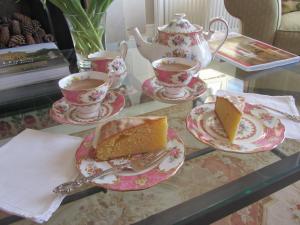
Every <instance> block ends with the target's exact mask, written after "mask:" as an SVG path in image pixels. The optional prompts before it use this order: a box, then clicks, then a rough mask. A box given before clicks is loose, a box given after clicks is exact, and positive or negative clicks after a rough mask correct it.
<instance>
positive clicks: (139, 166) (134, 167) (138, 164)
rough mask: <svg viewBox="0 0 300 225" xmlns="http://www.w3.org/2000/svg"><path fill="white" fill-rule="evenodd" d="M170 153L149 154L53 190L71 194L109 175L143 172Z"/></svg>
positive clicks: (79, 178) (157, 163)
mask: <svg viewBox="0 0 300 225" xmlns="http://www.w3.org/2000/svg"><path fill="white" fill-rule="evenodd" d="M168 153H169V151H160V152H158V153H149V154H147V155H146V156H145V157H143V158H142V159H140V158H139V159H131V160H130V161H126V162H124V163H122V164H119V165H115V166H113V167H112V168H110V169H107V170H104V171H99V172H97V173H95V174H93V175H91V176H88V177H82V176H80V177H78V178H76V179H75V180H74V181H69V182H66V183H63V184H60V185H59V186H57V187H56V188H54V189H53V192H54V193H61V194H69V193H70V192H72V191H74V190H76V189H78V188H79V187H81V186H83V185H85V184H90V183H91V182H92V180H93V179H95V178H101V177H104V176H106V175H109V174H115V175H119V174H121V173H122V172H125V171H132V172H141V171H143V170H146V169H148V168H151V167H154V166H157V165H159V164H160V162H161V161H162V160H163V159H164V157H165V156H167V155H168Z"/></svg>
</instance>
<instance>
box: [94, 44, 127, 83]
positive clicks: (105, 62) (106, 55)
mask: <svg viewBox="0 0 300 225" xmlns="http://www.w3.org/2000/svg"><path fill="white" fill-rule="evenodd" d="M127 50H128V46H127V43H126V42H125V41H123V42H121V44H120V52H112V51H100V52H96V53H93V54H91V55H89V59H90V61H91V65H92V70H93V71H98V72H104V73H110V76H111V79H112V85H111V88H112V89H114V88H118V87H119V86H120V85H121V84H122V82H123V80H124V78H125V77H126V75H127V72H126V64H125V60H124V59H125V57H126V55H127Z"/></svg>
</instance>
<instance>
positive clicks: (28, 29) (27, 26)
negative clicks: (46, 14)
mask: <svg viewBox="0 0 300 225" xmlns="http://www.w3.org/2000/svg"><path fill="white" fill-rule="evenodd" d="M22 30H23V34H24V35H26V34H32V33H33V32H34V30H33V26H32V24H31V23H22Z"/></svg>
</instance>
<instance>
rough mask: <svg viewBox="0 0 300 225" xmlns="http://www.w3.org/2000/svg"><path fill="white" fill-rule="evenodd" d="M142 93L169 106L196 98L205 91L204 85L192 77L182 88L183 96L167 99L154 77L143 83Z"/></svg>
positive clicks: (162, 88)
mask: <svg viewBox="0 0 300 225" xmlns="http://www.w3.org/2000/svg"><path fill="white" fill-rule="evenodd" d="M142 89H143V92H144V93H145V94H146V95H148V96H149V97H151V98H153V99H155V100H157V101H161V102H165V103H170V104H177V103H181V102H185V101H190V100H194V99H196V98H198V97H199V96H200V95H202V94H203V93H204V92H205V91H206V90H207V87H206V84H205V83H204V81H202V80H201V79H199V78H195V77H193V78H192V80H191V81H190V83H189V84H188V85H187V87H185V88H184V95H183V96H182V97H179V98H169V97H167V96H166V95H165V94H164V91H165V90H164V87H163V86H162V85H160V84H159V82H158V81H157V79H156V77H152V78H150V79H147V80H145V81H144V83H143V86H142Z"/></svg>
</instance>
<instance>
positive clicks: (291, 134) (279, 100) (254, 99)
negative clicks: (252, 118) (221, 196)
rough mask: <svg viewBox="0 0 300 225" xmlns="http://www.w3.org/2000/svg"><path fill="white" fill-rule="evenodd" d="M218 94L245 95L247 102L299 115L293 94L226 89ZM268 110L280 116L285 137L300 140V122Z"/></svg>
mask: <svg viewBox="0 0 300 225" xmlns="http://www.w3.org/2000/svg"><path fill="white" fill-rule="evenodd" d="M216 95H218V96H223V95H235V96H243V97H244V98H245V100H246V102H248V103H250V104H262V105H265V106H269V107H271V108H274V109H278V110H280V111H282V112H286V113H289V114H293V115H296V116H299V112H298V110H297V107H296V105H295V99H294V97H293V96H269V95H260V94H253V93H238V92H231V91H224V90H219V91H217V94H216ZM266 110H267V111H268V112H269V113H270V114H272V115H274V116H276V117H277V118H279V119H280V120H281V122H282V123H283V124H284V126H285V137H287V138H291V139H296V140H300V123H297V122H294V121H292V120H289V119H287V118H286V117H285V116H284V115H282V114H280V113H277V112H275V111H272V110H269V109H266Z"/></svg>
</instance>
